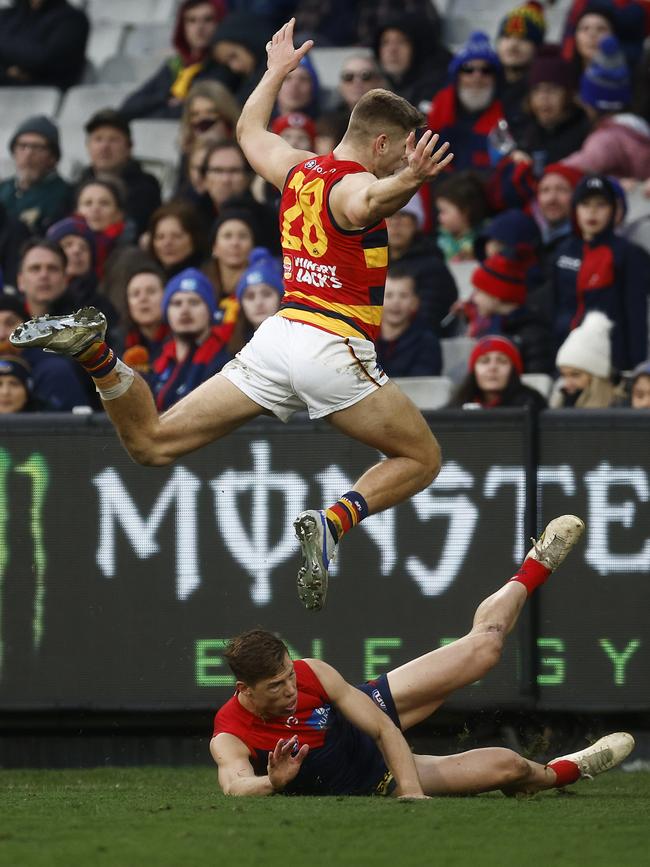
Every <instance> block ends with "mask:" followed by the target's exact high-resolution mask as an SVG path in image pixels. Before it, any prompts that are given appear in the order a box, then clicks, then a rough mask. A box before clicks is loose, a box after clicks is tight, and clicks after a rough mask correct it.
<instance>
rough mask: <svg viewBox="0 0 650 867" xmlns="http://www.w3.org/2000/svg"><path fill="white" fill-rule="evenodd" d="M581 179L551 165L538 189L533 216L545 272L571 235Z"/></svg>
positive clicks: (572, 171)
mask: <svg viewBox="0 0 650 867" xmlns="http://www.w3.org/2000/svg"><path fill="white" fill-rule="evenodd" d="M581 177H582V172H579V171H578V170H577V169H573V168H571V167H570V166H565V165H564V164H563V163H551V164H550V165H548V166H546V168H545V169H544V174H543V175H542V177H541V180H540V182H539V185H538V187H537V196H536V197H535V200H534V201H533V204H532V206H531V214H532V216H533V217H534V218H535V222H536V223H537V225H538V226H539V230H540V232H541V233H542V247H541V250H540V254H541V259H542V267H543V268H544V269H545V270H546V271H547V270H550V267H551V262H552V260H553V257H554V254H555V250H556V248H557V246H558V245H559V244H560V243H561V242H562V241H564V239H565V238H568V236H569V235H570V234H571V230H572V228H573V227H572V225H571V197H572V196H573V191H574V190H575V188H576V187H577V185H578V182H579V181H580V179H581ZM544 309H545V308H544Z"/></svg>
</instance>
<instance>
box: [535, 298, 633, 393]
mask: <svg viewBox="0 0 650 867" xmlns="http://www.w3.org/2000/svg"><path fill="white" fill-rule="evenodd" d="M612 324H613V323H612V322H611V321H610V320H609V319H608V318H607V317H606V316H605V314H604V313H601V312H600V311H598V310H593V311H592V312H591V313H587V315H586V316H585V318H584V322H583V323H582V324H581V325H579V326H578V328H575V329H574V330H573V331H572V332H571V333H570V334H569V336H568V337H567V339H566V340H565V341H564V343H563V344H562V346H561V347H560V349H559V351H558V354H557V356H556V359H555V363H556V365H557V368H558V370H559V371H560V379H559V380H558V381H557V383H556V387H555V388H554V390H553V394H552V395H551V398H550V406H551V407H578V408H580V409H605V408H607V407H609V406H613V405H615V404H616V403H618V402H619V400H620V393H619V391H618V390H617V389H616V387H615V386H614V385H613V383H612V381H611V375H612V362H611V358H612V342H611V336H610V334H611V330H612Z"/></svg>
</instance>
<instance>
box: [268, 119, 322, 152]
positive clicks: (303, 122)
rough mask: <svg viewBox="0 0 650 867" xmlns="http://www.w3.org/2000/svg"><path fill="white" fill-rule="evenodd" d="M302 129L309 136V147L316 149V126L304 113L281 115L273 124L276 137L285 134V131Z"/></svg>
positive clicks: (272, 130)
mask: <svg viewBox="0 0 650 867" xmlns="http://www.w3.org/2000/svg"><path fill="white" fill-rule="evenodd" d="M288 128H290V129H302V130H304V131H305V132H306V133H307V135H308V136H309V146H310V147H312V148H313V147H314V146H315V144H316V124H315V123H314V121H313V120H312V119H311V118H310V117H309V115H308V114H304V113H303V112H302V111H292V112H290V113H289V114H281V115H280V116H279V117H276V119H275V120H274V121H273V123H272V124H271V132H274V133H275V134H276V135H280V133H282V132H284V130H285V129H288Z"/></svg>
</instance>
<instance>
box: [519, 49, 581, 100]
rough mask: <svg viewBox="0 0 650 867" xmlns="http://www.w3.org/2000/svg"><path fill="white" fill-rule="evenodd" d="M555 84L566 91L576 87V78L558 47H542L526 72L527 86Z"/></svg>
mask: <svg viewBox="0 0 650 867" xmlns="http://www.w3.org/2000/svg"><path fill="white" fill-rule="evenodd" d="M538 84H556V85H557V86H558V87H564V88H566V89H567V90H573V89H574V88H575V86H576V78H575V75H574V73H573V69H572V68H571V64H570V63H569V61H568V60H565V59H564V57H562V50H561V48H560V46H559V45H543V46H542V47H541V48H540V49H539V51H538V52H537V56H536V57H535V58H534V59H533V62H532V63H531V65H530V70H529V72H528V86H529V87H531V88H532V87H536V86H537V85H538Z"/></svg>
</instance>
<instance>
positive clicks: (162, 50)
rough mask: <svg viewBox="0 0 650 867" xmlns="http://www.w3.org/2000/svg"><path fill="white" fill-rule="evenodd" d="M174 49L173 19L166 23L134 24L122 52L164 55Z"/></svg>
mask: <svg viewBox="0 0 650 867" xmlns="http://www.w3.org/2000/svg"><path fill="white" fill-rule="evenodd" d="M171 51H172V21H171V19H170V20H169V21H168V22H165V23H164V24H134V25H133V27H131V29H130V30H129V32H128V33H127V34H126V39H125V40H124V46H123V48H122V54H127V55H129V56H135V57H139V56H142V55H143V54H148V55H152V54H155V55H156V56H158V57H164V56H165V55H166V54H170V53H171Z"/></svg>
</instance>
